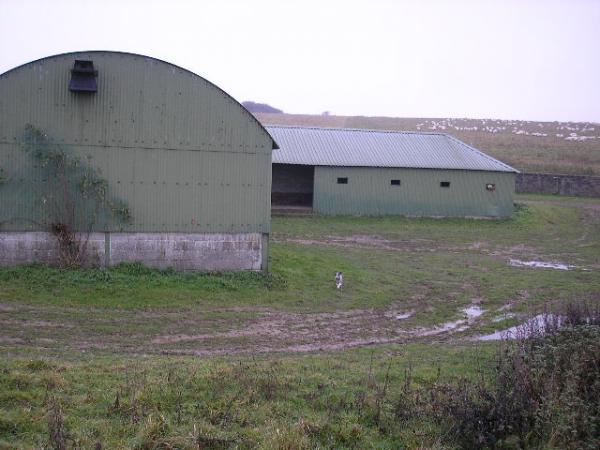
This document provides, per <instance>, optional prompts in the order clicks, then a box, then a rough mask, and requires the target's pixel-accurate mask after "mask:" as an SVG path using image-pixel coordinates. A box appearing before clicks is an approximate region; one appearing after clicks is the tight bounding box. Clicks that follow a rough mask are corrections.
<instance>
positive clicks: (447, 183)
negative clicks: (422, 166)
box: [440, 181, 450, 188]
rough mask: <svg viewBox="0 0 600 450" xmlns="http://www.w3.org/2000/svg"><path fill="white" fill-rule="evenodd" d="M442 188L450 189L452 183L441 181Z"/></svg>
mask: <svg viewBox="0 0 600 450" xmlns="http://www.w3.org/2000/svg"><path fill="white" fill-rule="evenodd" d="M440 187H444V188H449V187H450V182H449V181H440Z"/></svg>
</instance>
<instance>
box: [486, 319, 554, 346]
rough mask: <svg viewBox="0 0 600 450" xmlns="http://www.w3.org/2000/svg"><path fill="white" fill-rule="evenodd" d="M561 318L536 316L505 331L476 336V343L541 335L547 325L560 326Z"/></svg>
mask: <svg viewBox="0 0 600 450" xmlns="http://www.w3.org/2000/svg"><path fill="white" fill-rule="evenodd" d="M560 322H561V317H560V316H556V315H554V314H538V315H537V316H535V317H532V318H531V319H529V320H527V321H525V322H523V323H522V324H520V325H515V326H514V327H510V328H507V329H505V330H500V331H495V332H493V333H490V334H485V335H483V336H476V337H475V338H474V339H475V340H476V341H499V340H502V339H516V338H518V337H528V336H531V335H533V334H536V333H543V332H544V330H545V328H546V325H547V324H549V323H552V324H560Z"/></svg>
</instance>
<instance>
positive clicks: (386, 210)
mask: <svg viewBox="0 0 600 450" xmlns="http://www.w3.org/2000/svg"><path fill="white" fill-rule="evenodd" d="M267 130H268V131H269V133H270V134H271V136H273V138H274V139H275V140H276V141H277V143H278V145H279V147H280V149H279V150H278V151H277V152H275V153H274V154H273V175H272V176H273V190H272V203H273V205H275V206H277V205H279V206H283V205H299V206H310V207H312V208H313V210H314V211H315V212H317V213H319V214H328V215H371V216H382V215H406V216H428V217H509V216H510V215H511V214H512V211H513V197H514V192H515V174H516V173H517V171H516V170H515V169H513V168H512V167H510V166H508V165H506V164H504V163H502V162H500V161H498V160H496V159H494V158H492V157H490V156H488V155H486V154H485V153H483V152H481V151H479V150H477V149H475V148H473V147H471V146H469V145H467V144H465V143H464V142H461V141H459V140H457V139H455V138H453V137H451V136H449V135H445V134H440V133H416V132H397V131H381V130H357V129H339V128H314V127H311V128H307V127H289V126H267Z"/></svg>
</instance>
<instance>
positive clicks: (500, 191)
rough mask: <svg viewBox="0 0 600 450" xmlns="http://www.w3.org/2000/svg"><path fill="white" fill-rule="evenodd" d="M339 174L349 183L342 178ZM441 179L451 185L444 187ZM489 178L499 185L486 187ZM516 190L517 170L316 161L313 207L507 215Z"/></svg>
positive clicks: (366, 212)
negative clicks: (342, 164)
mask: <svg viewBox="0 0 600 450" xmlns="http://www.w3.org/2000/svg"><path fill="white" fill-rule="evenodd" d="M338 178H348V183H347V184H338V183H337V179H338ZM391 180H400V185H399V186H398V185H392V184H391ZM442 181H449V182H450V187H449V188H443V187H440V182H442ZM488 183H491V184H494V185H495V190H493V191H489V190H487V189H486V184H488ZM514 191H515V181H514V174H513V173H501V172H481V171H467V170H436V169H400V168H399V169H389V168H373V167H364V168H363V167H327V166H317V167H315V191H314V201H313V209H314V210H315V211H316V212H318V213H320V214H333V215H335V214H340V215H341V214H347V215H375V216H376V215H390V214H400V215H407V216H444V217H464V216H473V217H508V216H510V215H511V214H512V211H513V197H514Z"/></svg>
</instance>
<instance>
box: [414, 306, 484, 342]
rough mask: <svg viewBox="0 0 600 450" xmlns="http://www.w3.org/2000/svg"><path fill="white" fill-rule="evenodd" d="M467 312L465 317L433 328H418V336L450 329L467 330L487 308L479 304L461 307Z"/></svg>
mask: <svg viewBox="0 0 600 450" xmlns="http://www.w3.org/2000/svg"><path fill="white" fill-rule="evenodd" d="M461 311H462V312H463V313H464V314H465V318H464V319H458V320H453V321H451V322H445V323H443V324H441V325H436V326H434V327H433V328H422V329H420V330H417V335H418V336H435V335H436V334H441V333H445V332H448V331H465V330H467V329H468V328H469V324H470V323H471V322H472V320H473V319H475V318H477V317H479V316H481V315H482V314H483V313H484V312H485V310H484V309H482V308H481V307H479V306H477V305H471V306H468V307H466V308H463V309H461Z"/></svg>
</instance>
